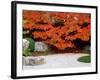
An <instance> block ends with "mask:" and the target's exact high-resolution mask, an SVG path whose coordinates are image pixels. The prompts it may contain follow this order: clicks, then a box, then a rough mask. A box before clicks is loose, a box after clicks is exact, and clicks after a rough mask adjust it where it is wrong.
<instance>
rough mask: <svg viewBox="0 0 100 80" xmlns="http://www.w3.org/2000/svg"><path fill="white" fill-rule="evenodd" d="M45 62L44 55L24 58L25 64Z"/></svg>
mask: <svg viewBox="0 0 100 80" xmlns="http://www.w3.org/2000/svg"><path fill="white" fill-rule="evenodd" d="M43 63H44V57H43V56H39V57H24V58H23V64H24V65H38V64H43Z"/></svg>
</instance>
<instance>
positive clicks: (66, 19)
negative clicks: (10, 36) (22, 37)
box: [23, 10, 91, 50]
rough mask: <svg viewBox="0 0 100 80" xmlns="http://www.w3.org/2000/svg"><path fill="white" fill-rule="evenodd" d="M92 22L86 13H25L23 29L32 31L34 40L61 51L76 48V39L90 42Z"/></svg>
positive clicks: (25, 11) (26, 11)
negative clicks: (39, 40) (74, 41)
mask: <svg viewBox="0 0 100 80" xmlns="http://www.w3.org/2000/svg"><path fill="white" fill-rule="evenodd" d="M90 22H91V21H90V14H86V13H68V12H40V11H28V10H24V11H23V28H24V29H26V30H30V31H32V36H33V38H34V39H41V41H43V42H45V43H47V44H49V45H53V46H55V47H57V48H58V49H60V50H64V49H65V48H67V47H75V45H74V43H73V40H76V39H81V40H83V41H88V40H89V39H90V24H91V23H90Z"/></svg>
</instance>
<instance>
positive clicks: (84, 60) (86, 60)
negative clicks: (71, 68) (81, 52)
mask: <svg viewBox="0 0 100 80" xmlns="http://www.w3.org/2000/svg"><path fill="white" fill-rule="evenodd" d="M78 61H80V62H84V63H90V62H91V57H90V56H83V57H80V58H79V59H78Z"/></svg>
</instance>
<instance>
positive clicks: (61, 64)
mask: <svg viewBox="0 0 100 80" xmlns="http://www.w3.org/2000/svg"><path fill="white" fill-rule="evenodd" d="M86 55H88V54H83V53H81V54H79V53H77V54H76V53H69V54H68V53H66V54H53V55H47V56H45V63H44V64H40V65H34V66H32V65H30V66H28V65H27V66H26V65H24V66H23V69H45V68H68V67H86V66H91V64H90V63H83V62H78V61H77V59H78V58H79V57H81V56H86Z"/></svg>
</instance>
